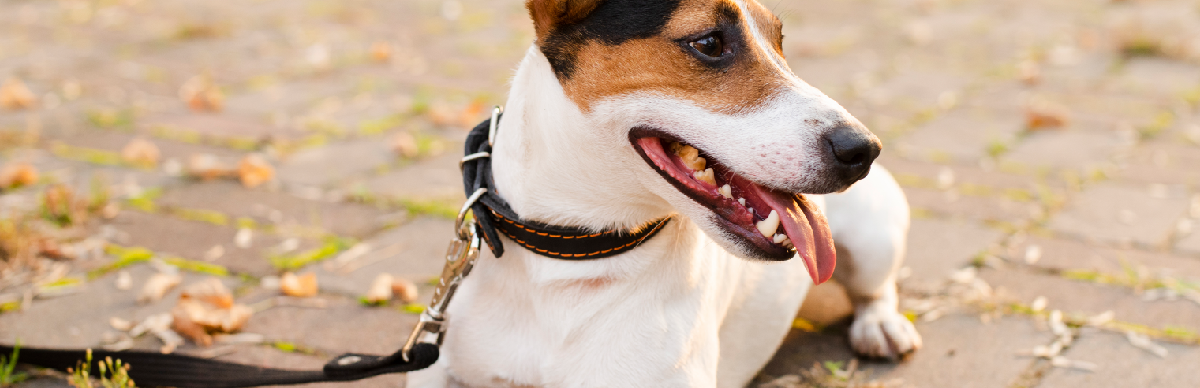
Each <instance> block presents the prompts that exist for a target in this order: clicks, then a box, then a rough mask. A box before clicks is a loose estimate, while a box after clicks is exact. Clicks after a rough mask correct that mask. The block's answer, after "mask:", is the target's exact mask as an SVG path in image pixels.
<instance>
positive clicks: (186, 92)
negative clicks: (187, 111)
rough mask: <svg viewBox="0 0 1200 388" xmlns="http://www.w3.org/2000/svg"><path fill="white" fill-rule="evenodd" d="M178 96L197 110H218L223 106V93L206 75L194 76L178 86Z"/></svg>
mask: <svg viewBox="0 0 1200 388" xmlns="http://www.w3.org/2000/svg"><path fill="white" fill-rule="evenodd" d="M179 98H181V99H183V101H184V102H186V103H187V105H188V107H189V108H192V110H194V111H197V112H218V111H220V110H221V109H222V108H224V106H225V94H224V93H221V89H220V88H218V87H217V86H216V85H213V83H212V80H211V79H210V78H209V77H207V76H196V77H192V79H190V80H188V81H187V82H185V83H184V84H183V86H182V87H180V88H179Z"/></svg>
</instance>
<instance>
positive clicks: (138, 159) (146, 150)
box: [121, 138, 161, 166]
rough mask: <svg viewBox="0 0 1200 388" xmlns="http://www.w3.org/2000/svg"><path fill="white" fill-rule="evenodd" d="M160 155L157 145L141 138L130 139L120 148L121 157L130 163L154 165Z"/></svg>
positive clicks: (156, 163)
mask: <svg viewBox="0 0 1200 388" xmlns="http://www.w3.org/2000/svg"><path fill="white" fill-rule="evenodd" d="M160 156H161V155H160V154H159V151H158V146H156V145H154V143H151V142H150V141H149V140H146V139H142V138H136V139H133V140H131V141H130V142H129V144H126V145H125V148H123V149H121V159H122V160H124V161H125V162H126V163H131V164H138V165H143V166H155V165H158V160H159V157H160Z"/></svg>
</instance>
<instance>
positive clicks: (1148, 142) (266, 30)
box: [0, 0, 1200, 387]
mask: <svg viewBox="0 0 1200 388" xmlns="http://www.w3.org/2000/svg"><path fill="white" fill-rule="evenodd" d="M521 3H522V2H520V1H517V0H505V1H483V0H462V1H456V0H406V1H386V0H363V1H356V2H340V1H332V0H305V1H284V0H258V1H253V2H223V1H197V0H159V1H144V0H104V1H99V0H97V1H86V0H61V1H31V0H0V81H3V80H19V82H21V83H22V84H23V85H24V86H25V87H26V88H27V89H28V90H30V91H31V93H30V96H29V97H32V98H31V99H19V101H10V102H8V103H4V102H3V101H0V104H3V105H26V104H23V103H25V102H28V103H29V104H27V105H29V106H28V107H25V108H23V109H2V110H0V161H2V162H3V164H4V165H6V166H12V165H19V164H22V163H24V164H28V165H29V166H31V167H32V168H34V169H36V170H37V171H38V172H39V179H37V180H36V182H33V184H31V185H29V186H27V187H25V188H21V189H15V190H8V191H5V192H4V194H3V195H0V211H3V213H4V214H5V217H15V216H14V214H22V213H23V212H24V213H30V212H33V213H36V212H38V211H39V210H38V206H39V204H40V203H43V202H44V201H45V199H44V197H43V194H42V193H43V192H44V191H46V190H47V189H49V188H50V187H51V186H52V184H54V183H61V184H65V185H67V186H69V187H72V188H74V189H75V190H76V192H80V193H83V192H89V191H88V190H90V189H89V187H93V186H97V187H99V189H98V192H106V193H108V195H109V199H110V200H112V201H113V202H114V203H117V204H119V205H121V210H120V211H119V212H116V214H108V216H112V217H111V218H107V219H103V220H100V221H92V222H89V223H87V224H86V225H84V226H81V227H78V228H77V229H79V230H83V231H84V232H82V233H83V234H82V235H73V236H65V237H64V241H65V242H64V244H67V245H66V246H73V247H75V248H76V252H77V253H76V254H74V255H72V256H76V257H75V258H74V259H73V260H67V261H57V262H56V261H51V260H45V259H44V260H40V261H34V262H33V263H32V265H30V263H26V265H23V266H21V267H20V268H17V266H10V267H9V268H8V269H6V270H4V272H0V311H3V312H2V313H0V342H11V341H14V340H16V339H18V338H19V339H21V340H22V341H23V343H25V344H28V345H35V346H74V347H79V346H100V345H102V344H104V343H106V341H108V340H111V339H112V336H113V332H114V330H113V329H112V328H111V327H110V325H109V318H110V317H120V318H123V319H127V320H134V321H136V320H140V319H143V318H145V317H147V316H150V315H152V314H158V313H163V312H167V311H168V310H169V309H170V306H171V305H172V304H173V303H174V302H173V301H174V300H175V299H176V298H177V295H178V293H179V291H178V289H176V290H174V291H172V293H170V294H168V295H167V296H166V297H165V298H164V299H163V300H162V301H159V302H156V303H150V304H139V303H137V302H136V301H135V298H136V296H137V294H138V291H137V290H136V289H135V290H133V291H121V290H118V289H117V286H116V283H117V280H116V279H117V278H118V277H120V276H123V275H120V273H121V271H125V273H127V274H128V275H129V276H131V277H132V279H133V284H135V285H136V286H137V287H141V284H142V283H143V282H144V281H145V280H146V279H147V278H148V277H150V276H151V274H152V273H154V272H155V270H154V269H153V268H152V266H151V265H149V264H145V263H133V264H130V265H128V266H126V267H123V268H115V267H114V266H113V265H112V264H113V263H114V261H118V260H120V259H123V258H129V255H130V253H129V251H128V249H130V248H133V247H141V248H145V249H146V250H149V251H150V252H152V253H153V255H154V256H157V257H160V258H181V259H182V260H175V261H173V262H174V263H176V264H179V265H181V266H183V267H184V268H185V271H184V277H185V279H184V284H188V283H190V282H193V281H196V280H199V279H203V278H204V277H206V276H211V275H212V274H219V275H220V278H221V279H222V281H223V282H224V283H226V284H227V285H229V286H230V287H231V288H232V289H233V290H234V295H235V296H236V298H237V300H238V302H239V303H247V304H250V305H252V306H255V307H256V308H257V309H258V310H259V311H258V312H257V313H256V314H255V315H254V316H253V317H252V318H250V320H249V322H248V323H247V324H246V326H245V327H244V328H243V330H244V331H245V332H248V333H257V334H261V335H263V336H264V337H265V339H263V340H262V341H256V343H253V344H237V345H233V344H218V345H215V346H214V347H212V348H207V349H202V348H197V347H195V346H194V345H187V346H184V347H183V348H182V349H181V350H180V351H184V352H195V353H198V354H203V355H209V356H216V357H220V358H223V359H228V360H236V361H240V362H249V363H258V364H263V365H273V366H281V367H310V368H311V367H316V366H318V365H319V364H320V363H321V362H323V359H324V357H328V356H329V355H332V354H337V353H339V352H344V351H351V350H353V351H358V352H387V351H390V350H392V349H393V348H394V347H396V346H397V345H398V344H400V343H401V341H402V340H403V337H404V336H405V335H406V333H407V331H408V330H409V328H410V327H411V325H412V324H413V322H415V316H414V315H413V314H411V313H410V312H411V311H413V306H401V305H400V304H398V303H394V304H392V305H390V306H386V307H366V306H364V305H362V304H360V303H359V301H358V300H357V298H358V297H359V296H360V295H362V294H363V293H364V292H366V289H367V287H368V285H369V284H370V283H371V281H372V279H374V278H375V275H376V274H377V273H379V272H388V273H391V274H394V275H396V276H398V277H402V278H406V279H409V280H412V281H414V282H416V283H418V284H422V286H421V290H422V291H423V292H424V295H423V296H422V300H425V299H424V298H425V296H426V295H427V294H428V291H429V290H428V287H427V286H424V284H427V280H428V279H429V278H431V277H433V276H435V275H436V274H437V273H438V272H439V263H438V260H439V255H440V254H441V252H442V249H443V244H444V240H445V238H446V233H448V232H449V230H450V229H451V224H452V221H450V220H449V219H448V218H447V216H448V215H450V213H451V212H453V211H454V209H455V207H456V206H457V204H458V203H460V201H461V200H462V195H461V193H460V192H459V188H458V187H457V183H456V180H457V178H456V177H455V176H454V175H455V173H456V170H457V169H456V168H455V159H456V157H455V155H454V154H455V153H456V151H457V150H458V149H459V144H461V139H462V138H463V136H464V135H465V128H467V127H468V126H470V125H472V124H473V123H474V122H476V121H478V120H480V119H481V118H482V117H483V116H484V108H483V107H486V106H490V105H493V104H500V103H503V96H504V93H505V86H506V80H507V77H509V75H510V73H511V69H512V68H513V67H514V65H515V64H516V62H517V61H518V60H519V59H520V58H521V56H522V54H523V52H524V50H525V49H526V48H527V46H528V44H529V42H530V41H531V39H532V29H531V28H530V26H529V23H528V21H527V20H526V16H525V14H524V10H523V6H522V4H521ZM765 4H766V5H767V6H769V7H772V8H773V9H774V10H775V11H776V12H777V13H778V14H780V15H781V16H782V19H783V20H784V22H785V34H786V35H787V41H786V42H785V51H786V53H787V55H788V59H789V61H790V63H791V65H792V67H793V69H794V70H795V71H796V73H797V74H799V75H800V76H801V77H802V78H803V79H805V80H807V81H808V82H809V83H811V84H812V85H814V86H816V87H818V88H820V89H821V90H823V91H825V92H826V93H827V94H829V95H830V96H831V97H833V98H834V99H836V100H838V101H840V102H841V103H842V104H843V105H844V106H845V107H846V108H847V109H849V110H850V111H851V112H852V113H853V114H855V115H856V116H857V117H859V118H860V119H861V120H862V121H863V122H864V123H866V124H867V125H868V126H869V127H870V128H871V129H872V130H873V131H874V132H875V133H876V134H878V135H879V136H880V137H881V138H882V139H883V140H884V142H885V147H886V151H885V153H884V156H883V157H882V158H881V160H880V162H881V164H882V165H884V166H886V167H887V168H889V169H890V170H891V171H892V172H893V173H894V174H895V175H896V176H897V178H898V179H899V180H900V181H901V183H902V185H903V186H904V187H905V190H906V193H907V195H908V198H909V201H910V203H911V204H912V207H913V216H914V220H913V226H912V231H911V234H910V238H909V247H908V258H907V262H906V264H905V269H904V270H903V273H902V274H901V275H902V277H903V279H902V286H901V287H902V292H903V295H904V301H903V302H902V304H901V309H902V310H903V311H904V312H905V313H906V314H908V315H910V316H911V317H912V318H913V319H914V320H915V321H916V322H917V324H918V329H919V330H920V331H921V333H922V334H923V335H924V338H925V348H924V349H922V350H921V351H920V352H918V353H916V354H915V355H913V356H912V357H911V358H910V359H908V360H906V361H904V362H901V363H889V362H881V361H873V360H862V362H859V363H857V364H856V365H857V373H855V374H854V375H853V376H851V377H852V378H851V379H850V380H852V381H860V382H867V381H874V382H877V383H878V384H881V385H883V386H912V387H1079V386H1088V387H1137V386H1154V387H1196V386H1200V372H1196V371H1195V365H1197V364H1198V363H1200V346H1197V345H1200V334H1198V333H1200V283H1198V282H1200V168H1197V167H1200V110H1198V109H1197V108H1198V107H1197V105H1198V104H1200V7H1198V6H1197V5H1196V3H1195V2H1194V1H1181V0H1142V1H1138V0H1124V1H1121V0H1088V1H1069V0H1039V1H1032V0H1021V1H1003V2H1001V1H987V0H842V1H824V2H820V1H805V2H773V4H772V2H770V1H768V2H765ZM10 94H11V92H10ZM3 95H4V93H3V92H0V97H3ZM185 99H186V100H187V101H186V102H185V101H184V100H185ZM0 100H3V98H0ZM26 100H30V101H26ZM134 139H146V140H149V141H150V142H151V143H153V144H154V146H155V147H156V149H157V151H158V155H157V157H155V158H152V160H151V161H150V163H149V164H140V165H139V164H135V163H131V162H130V161H129V160H130V158H127V157H128V155H125V156H126V157H123V155H122V153H123V152H126V153H128V152H129V151H128V150H127V149H126V148H127V145H128V144H129V143H130V142H131V141H133V140H134ZM249 154H255V155H259V156H261V157H262V158H264V159H265V160H266V161H267V162H268V163H270V164H271V165H272V166H273V168H274V174H272V176H271V178H272V179H271V180H270V181H269V182H267V183H265V184H263V185H261V186H258V187H255V188H246V187H244V186H243V185H241V184H239V183H237V181H236V180H233V179H216V180H212V181H201V180H196V179H191V178H189V177H188V174H189V171H194V170H195V168H196V165H197V164H202V165H203V164H204V163H202V162H203V160H208V161H209V162H207V163H209V164H227V165H233V164H236V163H237V162H238V161H239V160H241V159H242V158H244V157H245V156H246V155H249ZM197 155H203V156H199V157H198V156H197ZM196 158H201V159H203V160H201V161H196ZM132 159H136V158H132ZM93 195H97V194H93ZM100 218H105V217H100ZM6 222H7V223H3V224H0V234H3V238H11V236H12V234H6V233H11V230H12V228H11V227H10V226H11V225H12V221H6ZM4 225H10V226H4ZM60 234H61V233H60ZM97 241H99V242H100V245H96V242H97ZM106 244H107V245H108V246H110V248H108V249H107V250H106V251H105V250H102V249H100V248H97V247H102V246H105V245H106ZM353 246H359V247H362V248H359V249H358V251H355V252H351V253H355V254H347V252H346V249H348V248H350V247H353ZM87 247H91V248H87ZM112 247H123V248H124V249H125V250H122V249H115V248H112ZM5 249H11V248H7V247H6V248H5ZM364 249H365V252H366V253H365V254H361V255H359V254H357V253H359V252H360V251H363V250H364ZM86 252H91V253H87V254H85V253H86ZM122 252H124V253H122ZM272 259H274V260H272ZM322 259H326V260H325V263H309V262H310V261H320V260H322ZM126 264H128V263H126ZM106 266H107V267H106ZM293 267H295V268H293ZM102 269H113V271H107V272H105V271H98V270H102ZM288 269H291V270H295V271H297V272H301V273H315V274H317V277H318V279H319V282H320V285H321V292H320V294H319V295H318V296H317V297H315V298H312V299H306V300H299V299H292V298H280V297H277V296H276V294H277V291H274V290H273V289H272V286H271V285H272V284H273V283H275V282H277V278H275V276H277V275H279V274H280V273H281V272H283V271H284V270H288ZM35 283H36V284H35ZM837 287H838V286H837V285H829V286H822V287H820V288H818V289H817V290H816V291H814V293H813V296H812V297H811V298H810V302H808V303H807V304H806V306H805V309H804V310H805V311H804V312H803V313H802V319H801V320H799V321H798V322H797V325H796V326H797V329H796V330H794V332H793V333H792V334H791V335H790V336H789V337H788V339H787V342H786V343H785V345H784V346H783V348H782V349H781V350H780V351H779V353H778V355H777V356H776V357H775V359H774V360H773V361H772V362H771V363H770V364H769V365H768V366H767V368H766V370H765V371H764V372H763V376H761V378H760V379H759V382H763V383H765V382H768V381H771V380H774V379H775V378H776V377H779V376H785V375H796V374H800V373H801V372H804V371H808V370H809V369H810V368H811V367H812V366H813V365H814V363H821V365H822V366H821V367H820V368H819V369H825V370H826V372H825V373H808V374H806V376H808V380H806V381H807V383H803V384H808V385H795V386H818V385H817V384H818V383H820V384H826V385H820V386H845V384H848V383H847V382H845V381H841V380H843V379H842V378H840V377H837V376H844V375H845V373H844V371H843V370H844V369H845V368H847V367H849V365H851V364H850V363H847V361H848V360H851V359H853V355H852V354H851V353H850V351H849V350H848V347H847V344H846V340H845V331H846V327H847V324H846V321H845V314H846V313H847V312H848V311H847V310H846V309H847V307H846V306H845V303H844V300H845V297H844V296H843V295H841V294H839V292H840V291H839V290H838V288H837ZM135 346H138V347H148V348H157V347H158V346H159V343H158V342H157V340H154V339H151V338H142V339H139V341H138V342H137V343H135ZM135 367H136V366H135ZM833 371H837V372H838V373H835V374H834V375H831V373H830V372H833ZM400 380H402V379H400V378H398V377H395V376H392V377H382V378H377V379H372V380H368V381H366V382H363V383H360V384H357V385H356V386H372V387H373V386H381V387H382V386H398V385H399V384H400V383H399V381H400ZM781 381H782V380H781ZM793 381H795V380H793ZM781 384H783V385H784V386H791V385H787V384H786V383H781ZM837 384H842V385H837ZM63 385H64V383H62V382H61V381H60V380H55V379H53V378H39V379H35V380H33V381H31V382H29V383H26V384H25V385H21V386H27V387H35V386H37V387H41V386H63Z"/></svg>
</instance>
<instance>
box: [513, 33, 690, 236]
mask: <svg viewBox="0 0 1200 388" xmlns="http://www.w3.org/2000/svg"><path fill="white" fill-rule="evenodd" d="M606 121H609V120H605V119H604V118H599V119H597V118H590V117H589V116H586V115H584V113H583V112H581V111H580V109H579V108H578V106H576V104H575V103H573V102H572V101H571V100H570V99H568V98H567V96H566V95H565V93H564V91H563V88H562V86H561V85H560V84H559V82H558V79H557V78H556V77H555V76H554V72H553V71H552V70H551V68H550V63H549V62H548V61H547V60H546V58H545V56H543V55H542V53H541V51H540V50H539V49H538V48H537V47H536V46H534V47H532V48H530V50H529V51H528V53H527V55H526V57H525V59H524V60H523V61H522V62H521V65H520V67H519V68H518V70H517V74H516V76H515V77H514V79H513V85H512V89H511V92H510V95H509V99H508V105H507V106H506V110H505V113H504V118H503V119H502V120H501V121H500V127H499V128H498V130H497V134H496V139H495V144H494V148H493V156H492V170H493V174H494V178H495V183H496V189H497V192H498V193H499V195H500V196H501V197H502V198H504V199H505V200H506V201H508V203H509V204H510V205H512V208H513V210H515V211H516V212H517V214H518V215H520V216H521V218H523V219H527V220H534V221H541V222H546V223H551V224H557V225H569V226H577V227H583V228H587V229H592V230H594V231H600V230H605V229H628V228H633V227H637V226H640V225H644V224H646V223H647V222H650V221H652V220H655V219H658V218H661V217H664V216H667V215H669V214H670V213H671V212H672V209H671V207H670V206H669V205H668V204H667V203H666V201H664V200H663V199H662V198H660V197H657V196H655V195H653V194H651V193H649V192H648V191H647V190H645V188H644V187H642V186H641V183H640V182H639V181H638V180H637V179H636V177H635V176H634V174H633V173H632V170H633V169H634V168H645V166H644V165H632V164H631V163H629V162H628V161H636V162H637V163H642V162H641V160H640V158H638V157H636V156H633V157H629V156H630V155H624V156H625V157H617V155H612V153H613V152H629V153H630V154H631V155H632V154H633V153H634V152H635V151H634V150H633V149H632V147H629V143H628V139H627V138H626V137H625V135H624V133H625V131H622V130H620V129H619V128H609V127H610V126H612V125H613V124H611V123H610V122H606ZM606 126H609V127H606ZM614 150H616V151H614ZM621 161H625V162H621ZM621 163H626V164H630V165H622V164H621Z"/></svg>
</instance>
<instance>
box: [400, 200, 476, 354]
mask: <svg viewBox="0 0 1200 388" xmlns="http://www.w3.org/2000/svg"><path fill="white" fill-rule="evenodd" d="M486 191H487V190H486V189H480V191H476V192H475V195H472V196H471V197H472V198H473V199H469V200H468V201H467V206H465V207H464V208H463V213H462V214H460V215H459V222H462V219H463V215H464V214H465V213H466V211H467V209H469V208H470V205H471V204H472V203H473V202H475V201H476V200H478V199H479V198H478V197H479V196H480V195H482V194H483V192H486ZM458 228H459V230H458V233H459V236H458V238H456V239H453V240H450V246H449V247H448V248H447V249H446V264H445V265H444V266H443V267H442V277H441V278H440V279H438V285H437V288H435V289H434V290H433V297H432V300H430V302H429V308H426V309H425V311H424V312H422V313H421V321H420V322H418V323H417V327H415V328H413V331H412V334H409V336H408V340H407V341H405V343H404V347H403V348H402V349H401V351H400V355H401V357H403V358H404V361H411V360H410V357H409V353H410V352H411V351H412V349H413V347H414V346H416V345H417V343H420V342H428V343H433V344H437V345H439V346H441V344H442V339H443V338H445V336H446V316H445V312H446V307H448V306H449V305H450V299H452V298H454V292H455V291H458V286H459V285H461V284H462V281H463V279H464V278H466V277H467V275H468V274H470V273H471V269H472V268H474V267H475V261H476V260H477V259H478V258H479V248H480V247H481V244H482V243H483V239H482V238H480V237H479V231H478V230H477V229H476V227H475V222H474V221H470V222H467V223H466V224H465V225H460V226H459V227H458ZM464 233H465V235H464ZM430 336H432V337H433V339H432V340H429V339H427V338H428V337H430Z"/></svg>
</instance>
